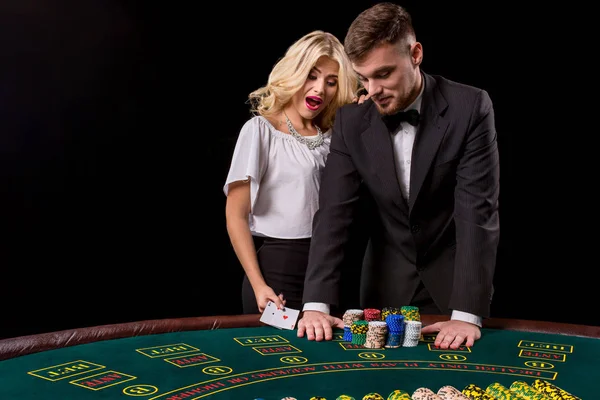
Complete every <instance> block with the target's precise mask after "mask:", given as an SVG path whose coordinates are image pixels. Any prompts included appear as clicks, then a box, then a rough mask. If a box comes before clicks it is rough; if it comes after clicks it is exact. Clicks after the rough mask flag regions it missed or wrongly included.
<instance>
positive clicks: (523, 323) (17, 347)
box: [0, 314, 600, 360]
mask: <svg viewBox="0 0 600 400" xmlns="http://www.w3.org/2000/svg"><path fill="white" fill-rule="evenodd" d="M259 318H260V315H258V314H255V315H217V316H203V317H187V318H173V319H157V320H145V321H136V322H128V323H121V324H112V325H101V326H94V327H84V328H77V329H68V330H62V331H57V332H48V333H41V334H37V335H28V336H19V337H14V338H8V339H2V340H0V360H6V359H9V358H14V357H19V356H24V355H27V354H32V353H37V352H41V351H46V350H52V349H58V348H63V347H69V346H76V345H79V344H85V343H92V342H97V341H102V340H110V339H120V338H127V337H134V336H143V335H153V334H160V333H169V332H180V331H193V330H208V329H225V328H241V327H256V326H261V325H262V323H261V322H260V321H259ZM445 320H448V317H447V316H440V315H421V321H422V322H423V324H424V325H430V324H433V323H435V322H438V321H445ZM483 327H484V328H492V329H508V330H515V331H527V332H540V333H553V334H565V335H573V336H584V337H592V338H600V327H598V326H587V325H575V324H566V323H557V322H545V321H529V320H518V319H505V318H489V319H485V320H484V325H483Z"/></svg>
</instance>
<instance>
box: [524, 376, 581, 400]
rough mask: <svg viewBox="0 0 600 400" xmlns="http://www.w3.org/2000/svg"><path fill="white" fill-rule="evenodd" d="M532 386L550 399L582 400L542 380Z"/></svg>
mask: <svg viewBox="0 0 600 400" xmlns="http://www.w3.org/2000/svg"><path fill="white" fill-rule="evenodd" d="M532 386H533V387H534V388H535V390H537V391H538V392H540V393H542V394H545V395H546V396H547V397H550V398H551V399H552V400H554V399H559V400H581V399H580V398H579V397H577V396H574V395H572V394H571V393H569V392H567V391H566V390H564V389H561V388H559V387H558V386H556V385H554V384H552V383H550V382H548V381H544V380H542V379H536V380H535V381H534V382H533V384H532Z"/></svg>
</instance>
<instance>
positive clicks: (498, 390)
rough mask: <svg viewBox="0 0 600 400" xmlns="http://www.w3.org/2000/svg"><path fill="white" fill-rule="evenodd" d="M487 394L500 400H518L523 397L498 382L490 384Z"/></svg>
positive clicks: (486, 390)
mask: <svg viewBox="0 0 600 400" xmlns="http://www.w3.org/2000/svg"><path fill="white" fill-rule="evenodd" d="M485 392H486V393H487V394H489V395H490V396H492V397H493V398H495V399H499V400H517V399H519V398H520V397H521V396H519V395H518V394H515V393H513V392H511V391H510V389H508V388H507V387H506V386H504V385H502V384H501V383H498V382H494V383H490V384H489V385H488V387H486V388H485Z"/></svg>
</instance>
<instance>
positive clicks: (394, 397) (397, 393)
mask: <svg viewBox="0 0 600 400" xmlns="http://www.w3.org/2000/svg"><path fill="white" fill-rule="evenodd" d="M386 400H412V399H411V396H410V394H408V392H405V391H404V390H400V389H396V390H394V391H393V392H392V393H390V394H389V395H388V397H387V399H386Z"/></svg>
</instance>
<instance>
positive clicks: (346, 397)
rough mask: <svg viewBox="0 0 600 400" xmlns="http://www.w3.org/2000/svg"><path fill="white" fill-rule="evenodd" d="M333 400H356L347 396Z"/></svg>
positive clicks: (343, 395)
mask: <svg viewBox="0 0 600 400" xmlns="http://www.w3.org/2000/svg"><path fill="white" fill-rule="evenodd" d="M335 400H356V399H355V398H354V397H352V396H348V395H347V394H342V395H340V396H338V397H336V399H335Z"/></svg>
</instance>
